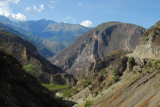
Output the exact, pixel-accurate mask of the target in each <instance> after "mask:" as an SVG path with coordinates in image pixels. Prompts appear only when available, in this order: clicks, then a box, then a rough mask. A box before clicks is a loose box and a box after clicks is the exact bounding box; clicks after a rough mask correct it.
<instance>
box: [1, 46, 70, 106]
mask: <svg viewBox="0 0 160 107" xmlns="http://www.w3.org/2000/svg"><path fill="white" fill-rule="evenodd" d="M0 69H1V70H0V106H1V107H66V106H68V105H67V104H65V103H64V101H62V100H58V99H55V98H54V95H53V94H51V93H50V92H49V91H48V90H47V89H46V88H44V87H42V86H41V85H40V83H39V82H38V81H37V80H36V79H35V78H34V77H33V76H32V75H30V74H28V73H26V72H25V71H24V69H23V66H22V65H21V64H20V63H19V62H18V61H17V60H16V59H15V58H13V57H12V56H11V55H7V54H6V53H5V52H3V51H1V49H0ZM68 107H70V106H68Z"/></svg>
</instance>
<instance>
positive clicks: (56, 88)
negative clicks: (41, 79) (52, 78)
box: [42, 84, 69, 91]
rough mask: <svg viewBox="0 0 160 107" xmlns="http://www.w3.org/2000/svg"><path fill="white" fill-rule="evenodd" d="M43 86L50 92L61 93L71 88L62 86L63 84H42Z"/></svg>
mask: <svg viewBox="0 0 160 107" xmlns="http://www.w3.org/2000/svg"><path fill="white" fill-rule="evenodd" d="M42 85H43V86H44V87H46V88H48V89H49V90H50V91H60V90H64V89H68V88H69V86H68V85H61V84H42Z"/></svg>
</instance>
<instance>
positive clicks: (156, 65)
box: [153, 60, 160, 68]
mask: <svg viewBox="0 0 160 107" xmlns="http://www.w3.org/2000/svg"><path fill="white" fill-rule="evenodd" d="M158 64H160V60H157V61H155V62H154V63H153V66H154V67H155V68H157V67H158Z"/></svg>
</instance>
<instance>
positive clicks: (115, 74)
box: [113, 69, 120, 82]
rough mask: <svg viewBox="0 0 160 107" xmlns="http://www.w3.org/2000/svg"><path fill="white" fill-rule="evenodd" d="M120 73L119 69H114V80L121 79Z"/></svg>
mask: <svg viewBox="0 0 160 107" xmlns="http://www.w3.org/2000/svg"><path fill="white" fill-rule="evenodd" d="M119 78H120V77H119V74H118V71H117V70H116V69H115V70H114V71H113V80H114V82H117V81H118V80H119Z"/></svg>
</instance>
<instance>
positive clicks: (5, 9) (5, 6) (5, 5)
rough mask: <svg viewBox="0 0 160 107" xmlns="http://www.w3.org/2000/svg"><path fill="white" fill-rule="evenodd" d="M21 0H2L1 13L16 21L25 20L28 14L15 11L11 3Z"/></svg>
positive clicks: (0, 4)
mask: <svg viewBox="0 0 160 107" xmlns="http://www.w3.org/2000/svg"><path fill="white" fill-rule="evenodd" d="M18 2H19V0H0V15H2V16H5V17H9V18H11V19H12V20H16V21H25V20H26V16H24V15H23V14H21V13H13V12H12V9H11V8H10V6H9V3H14V4H18Z"/></svg>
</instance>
